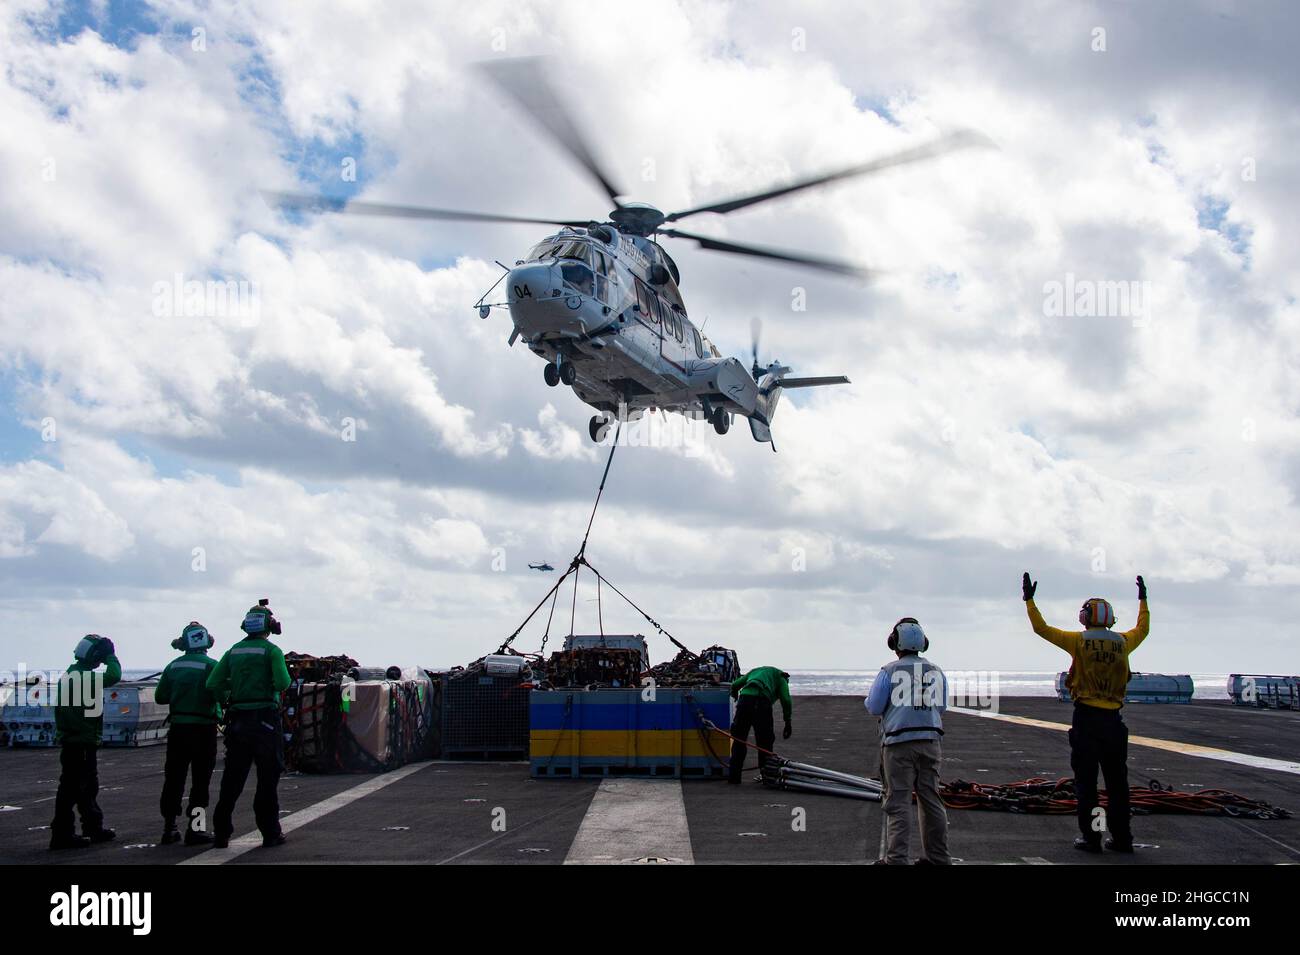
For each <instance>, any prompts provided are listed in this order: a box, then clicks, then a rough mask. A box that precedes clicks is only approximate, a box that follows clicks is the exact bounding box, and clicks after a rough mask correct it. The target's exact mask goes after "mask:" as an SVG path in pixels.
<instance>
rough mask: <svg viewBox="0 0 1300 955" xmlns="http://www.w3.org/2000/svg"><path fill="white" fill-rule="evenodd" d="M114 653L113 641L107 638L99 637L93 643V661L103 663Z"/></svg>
mask: <svg viewBox="0 0 1300 955" xmlns="http://www.w3.org/2000/svg"><path fill="white" fill-rule="evenodd" d="M115 652H116V648H115V647H114V646H113V641H112V640H110V639H108V637H100V638H99V639H98V640H97V641H96V642H95V659H96V660H98V661H99V662H100V663H103V662H104V661H105V660H107V659H108V658H109V657H111V656H112V655H113V654H114V653H115Z"/></svg>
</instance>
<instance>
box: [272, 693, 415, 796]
mask: <svg viewBox="0 0 1300 955" xmlns="http://www.w3.org/2000/svg"><path fill="white" fill-rule="evenodd" d="M354 672H355V671H354ZM361 672H362V673H363V675H365V674H366V673H368V672H371V671H361ZM378 672H380V673H385V671H383V670H380V671H378ZM387 673H390V674H392V676H393V677H394V678H391V679H390V678H389V677H388V676H387V675H385V677H384V678H383V679H360V680H357V679H353V678H352V677H351V676H345V675H338V674H336V675H334V676H333V677H331V678H330V679H328V680H322V681H318V682H301V683H295V684H293V685H292V686H291V687H290V688H289V690H288V691H286V693H285V694H284V698H283V700H282V703H281V706H282V710H283V717H284V726H285V733H286V736H287V745H286V747H285V759H286V762H287V764H288V765H289V766H291V767H292V768H294V769H296V770H299V771H302V772H310V773H331V772H387V771H388V770H391V769H396V768H397V767H398V766H402V765H404V764H406V763H409V762H412V761H414V760H420V759H428V758H430V757H431V756H433V755H434V746H435V739H434V733H433V720H434V703H435V701H434V692H433V688H434V680H433V679H432V678H431V677H430V676H429V675H428V674H427V673H425V672H424V671H422V670H418V669H415V668H411V669H408V670H407V671H405V672H403V671H402V670H400V669H399V668H395V667H394V668H390V670H389V671H387Z"/></svg>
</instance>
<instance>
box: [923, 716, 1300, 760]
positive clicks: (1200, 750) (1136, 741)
mask: <svg viewBox="0 0 1300 955" xmlns="http://www.w3.org/2000/svg"><path fill="white" fill-rule="evenodd" d="M947 712H949V713H961V714H963V715H965V716H982V717H984V718H985V719H990V720H1002V721H1004V722H1007V723H1018V724H1019V725H1021V726H1037V727H1040V728H1042V729H1047V730H1068V729H1069V728H1070V724H1068V723H1053V722H1050V721H1048V720H1035V719H1031V718H1030V717H1028V716H1011V715H1010V714H1007V713H989V712H987V711H985V710H970V709H967V708H966V707H964V706H950V707H948V710H947ZM1128 741H1129V743H1130V744H1132V745H1134V746H1149V747H1151V748H1152V749H1163V750H1166V751H1167V752H1170V753H1182V754H1183V755H1184V756H1199V757H1201V758H1202V759H1217V760H1219V761H1220V762H1223V763H1237V764H1238V765H1240V766H1253V767H1255V768H1256V769H1272V770H1276V771H1277V772H1279V773H1291V774H1293V775H1296V776H1300V763H1295V762H1291V761H1290V760H1285V759H1270V758H1269V757H1267V756H1251V755H1250V754H1249V753H1237V752H1234V751H1232V750H1230V749H1218V748H1216V747H1214V746H1200V745H1198V744H1196V743H1180V742H1178V741H1177V740H1172V739H1156V738H1155V737H1154V736H1130V737H1129V738H1128Z"/></svg>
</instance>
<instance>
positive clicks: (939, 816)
mask: <svg viewBox="0 0 1300 955" xmlns="http://www.w3.org/2000/svg"><path fill="white" fill-rule="evenodd" d="M940 757H941V750H940V747H939V741H938V740H912V741H910V742H906V743H894V744H893V745H890V746H882V747H881V748H880V780H881V782H882V783H884V787H885V798H884V801H883V803H882V807H883V809H884V829H885V855H884V859H885V862H887V863H890V864H895V865H907V862H908V850H909V848H910V845H911V829H912V819H911V815H912V791H913V790H915V791H916V802H917V808H918V809H919V810H920V815H921V819H920V822H921V858H922V859H925V860H927V861H928V862H932V863H934V864H935V865H951V864H952V857H951V856H949V855H948V813H947V811H946V810H945V809H944V807H943V800H942V799H940V798H939V761H940Z"/></svg>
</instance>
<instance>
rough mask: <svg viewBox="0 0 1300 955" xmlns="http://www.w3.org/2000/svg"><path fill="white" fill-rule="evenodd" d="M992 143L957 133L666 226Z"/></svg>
mask: <svg viewBox="0 0 1300 955" xmlns="http://www.w3.org/2000/svg"><path fill="white" fill-rule="evenodd" d="M992 145H993V142H992V140H990V139H989V138H988V137H987V136H984V135H983V134H982V133H977V132H974V131H973V130H968V129H964V130H959V131H957V132H955V133H949V134H948V135H947V136H941V137H940V138H938V139H935V140H932V141H931V142H928V143H923V144H922V145H920V146H913V147H912V148H911V149H904V150H902V151H900V152H896V153H891V154H890V155H888V156H881V157H880V158H878V159H873V160H871V161H870V162H867V163H862V164H860V165H857V166H850V167H849V168H848V169H841V170H839V171H838V172H831V173H826V174H825V175H821V176H814V177H813V178H811V179H802V180H799V181H797V182H793V183H791V184H790V185H788V186H781V187H779V188H776V189H769V190H767V191H766V192H757V193H754V194H753V195H749V196H739V197H737V198H735V199H727V200H725V201H723V202H714V203H710V204H709V205H707V206H696V207H695V208H694V209H684V210H682V211H680V212H672V213H669V214H668V215H666V216H664V221H665V222H676V221H677V220H678V219H684V218H686V217H687V216H693V215H698V214H699V213H701V212H716V213H718V214H719V215H724V214H726V213H728V212H735V211H736V210H737V209H744V208H747V207H748V206H752V205H757V204H758V203H760V202H766V201H767V200H769V199H778V198H780V197H781V196H788V195H789V194H790V193H792V192H799V191H800V190H802V189H811V188H813V187H814V186H823V185H825V184H827V183H830V182H838V181H839V180H841V179H851V178H852V177H854V176H866V175H869V174H871V173H875V172H880V171H881V170H883V169H890V168H893V167H894V166H905V165H907V164H908V163H914V162H920V161H921V160H923V159H931V158H933V157H935V156H942V155H943V154H944V153H950V152H954V151H955V150H958V149H966V148H968V147H970V146H992Z"/></svg>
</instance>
